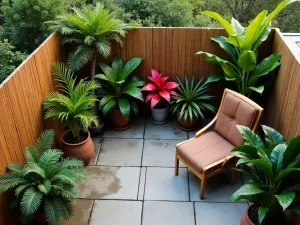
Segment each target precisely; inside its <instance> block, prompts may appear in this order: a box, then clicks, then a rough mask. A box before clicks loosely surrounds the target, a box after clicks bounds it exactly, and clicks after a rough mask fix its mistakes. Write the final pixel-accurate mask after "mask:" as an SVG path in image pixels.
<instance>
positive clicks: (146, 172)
mask: <svg viewBox="0 0 300 225" xmlns="http://www.w3.org/2000/svg"><path fill="white" fill-rule="evenodd" d="M147 174H148V168H147V167H146V171H145V183H144V193H143V199H142V200H143V201H145V194H146V183H147Z"/></svg>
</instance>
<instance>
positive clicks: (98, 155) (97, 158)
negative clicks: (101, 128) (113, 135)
mask: <svg viewBox="0 0 300 225" xmlns="http://www.w3.org/2000/svg"><path fill="white" fill-rule="evenodd" d="M103 142H104V138H102V140H101V144H100V148H99V152H98V154H97V157H96V161H95V166H97V162H98V160H99V157H100V153H101V149H102V145H103Z"/></svg>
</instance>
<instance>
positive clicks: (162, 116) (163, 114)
mask: <svg viewBox="0 0 300 225" xmlns="http://www.w3.org/2000/svg"><path fill="white" fill-rule="evenodd" d="M168 113H169V106H167V107H165V108H162V109H156V108H151V114H152V121H153V123H156V124H164V123H166V122H168Z"/></svg>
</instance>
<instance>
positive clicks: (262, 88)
mask: <svg viewBox="0 0 300 225" xmlns="http://www.w3.org/2000/svg"><path fill="white" fill-rule="evenodd" d="M248 88H249V91H248V92H250V93H251V91H255V92H257V93H259V94H261V95H262V93H263V92H264V90H265V86H259V87H248Z"/></svg>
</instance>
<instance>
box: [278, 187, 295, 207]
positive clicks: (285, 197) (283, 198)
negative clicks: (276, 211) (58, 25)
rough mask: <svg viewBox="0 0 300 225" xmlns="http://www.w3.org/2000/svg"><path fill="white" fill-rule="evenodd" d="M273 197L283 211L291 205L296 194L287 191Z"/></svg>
mask: <svg viewBox="0 0 300 225" xmlns="http://www.w3.org/2000/svg"><path fill="white" fill-rule="evenodd" d="M275 196H276V198H277V200H278V202H279V204H280V205H281V207H282V209H283V211H284V210H286V209H287V208H288V207H289V206H290V205H291V204H292V202H293V201H294V199H295V197H296V194H295V192H292V191H289V192H285V193H283V194H280V195H275Z"/></svg>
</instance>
